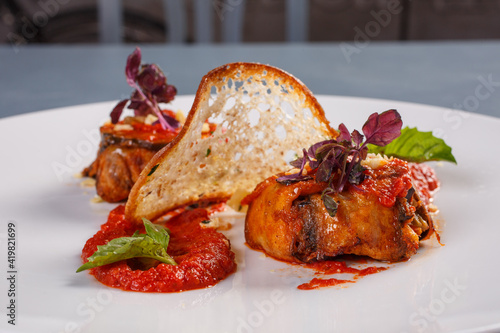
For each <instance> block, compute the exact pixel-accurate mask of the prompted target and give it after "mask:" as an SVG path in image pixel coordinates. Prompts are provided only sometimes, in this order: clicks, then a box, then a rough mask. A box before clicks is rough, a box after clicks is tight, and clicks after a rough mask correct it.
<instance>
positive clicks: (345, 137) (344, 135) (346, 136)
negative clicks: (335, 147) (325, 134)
mask: <svg viewBox="0 0 500 333" xmlns="http://www.w3.org/2000/svg"><path fill="white" fill-rule="evenodd" d="M343 141H347V142H351V134H350V133H349V130H348V129H347V127H346V126H345V125H344V123H342V124H340V125H339V136H338V137H337V142H343Z"/></svg>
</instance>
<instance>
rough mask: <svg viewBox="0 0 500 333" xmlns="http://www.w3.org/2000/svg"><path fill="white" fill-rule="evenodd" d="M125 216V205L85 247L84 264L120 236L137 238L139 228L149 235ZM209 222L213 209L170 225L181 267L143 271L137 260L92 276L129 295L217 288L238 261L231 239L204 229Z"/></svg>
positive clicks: (107, 267)
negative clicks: (133, 235)
mask: <svg viewBox="0 0 500 333" xmlns="http://www.w3.org/2000/svg"><path fill="white" fill-rule="evenodd" d="M124 212H125V207H124V206H123V205H120V206H118V207H117V208H115V209H114V210H112V211H111V212H110V214H109V217H108V221H107V222H106V223H105V224H103V225H102V226H101V230H100V231H98V232H97V233H96V234H95V235H94V236H93V237H92V238H90V239H89V240H88V241H87V243H86V244H85V246H84V248H83V250H82V259H83V262H87V258H88V257H90V256H91V255H92V254H93V253H94V252H95V251H96V250H97V246H98V245H104V244H106V243H107V242H109V241H110V240H111V239H114V238H118V237H124V236H131V235H132V234H133V233H134V232H135V231H137V230H138V231H139V232H141V233H144V226H142V225H137V224H133V223H131V222H129V221H127V220H126V219H125V217H124ZM207 219H208V212H207V210H205V209H194V210H188V211H185V212H182V213H181V214H179V215H176V216H174V217H172V218H171V219H170V220H169V221H167V222H166V223H165V226H166V227H167V228H169V229H170V243H169V246H168V249H167V252H168V254H169V255H171V256H172V257H173V258H174V260H175V261H176V262H177V265H168V264H163V263H159V264H158V265H156V266H155V267H151V268H149V269H147V270H142V269H139V268H138V269H133V268H137V267H139V266H138V265H137V263H136V262H134V261H119V262H115V263H112V264H108V265H104V266H100V267H95V268H92V269H91V271H90V272H91V274H92V275H94V276H95V278H96V279H97V280H98V281H100V282H101V283H103V284H105V285H107V286H109V287H114V288H119V289H122V290H128V291H140V292H179V291H185V290H191V289H201V288H206V287H210V286H213V285H215V284H216V283H218V282H219V281H221V280H223V279H225V278H226V277H227V276H228V275H230V274H232V273H233V272H235V271H236V263H235V262H234V253H233V252H232V251H231V246H230V243H229V240H228V239H227V238H226V237H225V236H224V235H223V234H221V233H219V232H217V231H216V230H214V229H213V228H204V227H202V226H201V225H200V224H201V222H202V221H205V220H207ZM131 266H132V267H133V268H132V267H131Z"/></svg>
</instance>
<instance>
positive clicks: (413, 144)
mask: <svg viewBox="0 0 500 333" xmlns="http://www.w3.org/2000/svg"><path fill="white" fill-rule="evenodd" d="M368 151H369V152H370V153H375V154H384V155H387V156H393V157H397V158H400V159H402V160H405V161H408V162H417V163H421V162H426V161H448V162H452V163H455V164H456V163H457V161H456V159H455V157H454V156H453V154H452V152H451V147H450V146H448V145H447V144H446V143H445V142H444V140H443V139H440V138H437V137H435V136H434V135H433V134H432V132H420V131H419V130H418V129H417V128H415V127H414V128H409V127H405V128H404V129H402V130H401V135H400V136H399V137H398V138H396V139H395V140H394V141H392V142H391V143H389V144H388V145H386V146H384V147H379V146H375V145H371V144H370V145H368Z"/></svg>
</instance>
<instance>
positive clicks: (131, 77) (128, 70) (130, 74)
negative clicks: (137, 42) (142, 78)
mask: <svg viewBox="0 0 500 333" xmlns="http://www.w3.org/2000/svg"><path fill="white" fill-rule="evenodd" d="M140 65H141V49H140V48H138V47H136V48H135V50H134V52H132V54H131V55H129V56H128V58H127V65H126V66H125V77H126V78H127V83H128V84H129V85H130V86H132V87H134V84H135V80H136V78H137V73H139V66H140Z"/></svg>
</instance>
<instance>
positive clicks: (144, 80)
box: [137, 64, 167, 93]
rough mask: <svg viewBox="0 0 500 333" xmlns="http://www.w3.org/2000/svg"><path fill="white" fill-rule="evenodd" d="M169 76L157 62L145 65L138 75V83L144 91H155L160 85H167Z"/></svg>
mask: <svg viewBox="0 0 500 333" xmlns="http://www.w3.org/2000/svg"><path fill="white" fill-rule="evenodd" d="M166 82H167V78H166V77H165V75H163V73H162V71H161V70H160V68H159V67H158V66H156V65H155V64H152V65H143V66H142V69H141V71H140V73H139V75H137V84H138V85H139V87H141V88H142V90H143V91H144V92H149V93H150V92H153V90H155V89H156V88H158V87H162V86H165V84H166Z"/></svg>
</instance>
